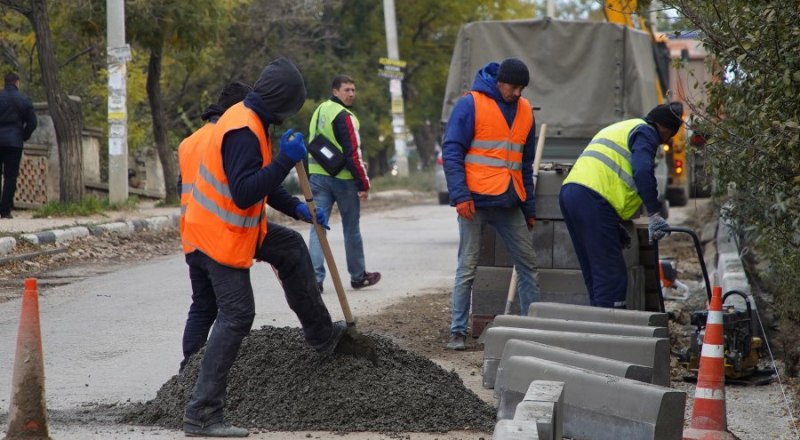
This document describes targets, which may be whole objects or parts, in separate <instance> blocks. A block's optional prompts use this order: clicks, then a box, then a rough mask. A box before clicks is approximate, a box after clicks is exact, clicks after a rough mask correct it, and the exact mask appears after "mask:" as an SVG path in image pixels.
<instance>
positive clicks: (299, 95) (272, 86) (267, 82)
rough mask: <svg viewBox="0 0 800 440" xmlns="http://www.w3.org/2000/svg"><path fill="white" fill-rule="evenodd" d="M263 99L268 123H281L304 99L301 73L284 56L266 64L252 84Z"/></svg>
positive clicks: (296, 109) (299, 106)
mask: <svg viewBox="0 0 800 440" xmlns="http://www.w3.org/2000/svg"><path fill="white" fill-rule="evenodd" d="M253 92H255V93H256V94H257V95H258V96H259V97H260V98H261V100H262V101H263V105H264V110H266V112H267V118H268V119H269V122H270V123H274V124H281V123H283V121H285V120H286V119H288V118H290V117H292V116H293V115H294V114H296V113H297V112H298V111H300V108H302V107H303V104H304V103H305V101H306V86H305V83H304V82H303V75H301V74H300V71H299V70H297V67H296V66H295V65H294V64H293V63H292V62H291V61H289V60H288V59H287V58H285V57H280V58H278V59H276V60H275V61H273V62H271V63H269V64H267V66H266V67H264V70H262V71H261V75H260V76H259V77H258V81H256V83H255V85H254V86H253Z"/></svg>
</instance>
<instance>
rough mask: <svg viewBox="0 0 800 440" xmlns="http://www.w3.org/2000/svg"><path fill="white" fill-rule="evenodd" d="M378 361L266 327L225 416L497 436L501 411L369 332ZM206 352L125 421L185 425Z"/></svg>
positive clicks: (244, 358)
mask: <svg viewBox="0 0 800 440" xmlns="http://www.w3.org/2000/svg"><path fill="white" fill-rule="evenodd" d="M370 338H371V339H372V340H373V341H374V342H375V344H376V346H377V352H378V359H379V361H378V364H377V365H374V364H373V363H372V362H370V361H368V360H366V359H359V358H355V357H352V356H340V355H336V356H323V355H319V354H317V353H316V352H314V351H313V350H311V349H310V348H309V346H308V345H307V344H306V343H305V341H304V339H303V336H302V332H301V330H300V329H299V328H288V327H286V328H275V327H269V326H265V327H262V328H261V329H260V330H254V331H252V332H251V333H250V335H249V336H248V337H247V338H245V340H244V343H243V344H242V348H241V351H240V352H239V357H238V358H237V359H236V362H235V363H234V365H233V368H232V369H231V372H230V375H229V379H228V394H227V405H226V418H227V419H228V421H230V422H231V423H233V424H235V425H239V426H242V427H248V428H255V429H261V430H266V431H301V430H310V431H343V432H359V431H375V432H446V431H453V430H476V431H484V432H491V431H492V429H493V428H494V424H495V410H494V408H493V407H492V406H491V405H488V404H487V403H485V402H484V401H482V400H481V399H480V398H479V397H478V396H476V395H475V394H474V393H473V392H471V391H470V390H468V389H467V388H466V387H465V386H464V383H463V382H462V381H461V379H460V378H459V377H458V375H457V374H456V373H455V372H452V371H451V372H447V371H445V370H443V369H442V368H441V367H439V366H438V365H436V364H435V363H433V362H432V361H430V360H429V359H426V358H424V357H420V356H417V355H415V354H413V353H410V352H408V351H405V350H403V349H401V348H399V347H398V346H397V345H395V344H394V343H393V342H391V341H390V340H388V339H386V338H383V337H380V336H375V335H370ZM202 354H203V351H201V352H200V353H199V354H198V355H197V356H194V357H193V358H192V360H191V362H190V363H189V364H188V365H187V366H186V368H185V369H184V372H183V373H182V374H180V375H177V376H174V377H172V378H171V379H170V380H169V381H167V383H165V384H164V385H163V386H162V387H161V389H160V390H159V391H158V394H157V395H156V398H155V399H153V400H151V401H149V402H147V403H143V404H136V405H134V406H133V407H132V409H131V410H130V411H128V412H127V413H126V414H125V416H124V420H123V422H124V423H132V424H141V425H158V426H163V427H167V428H178V427H180V426H181V419H182V416H183V410H184V407H185V405H186V402H187V401H188V399H189V396H190V394H191V391H192V387H193V386H194V383H195V380H196V379H197V375H198V373H199V367H200V359H201V358H202Z"/></svg>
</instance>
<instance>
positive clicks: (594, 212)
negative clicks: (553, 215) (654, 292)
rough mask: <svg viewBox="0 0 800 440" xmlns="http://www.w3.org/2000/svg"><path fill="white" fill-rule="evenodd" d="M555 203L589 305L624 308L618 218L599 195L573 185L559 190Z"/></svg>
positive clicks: (624, 268) (625, 275) (625, 281)
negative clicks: (573, 253) (567, 236)
mask: <svg viewBox="0 0 800 440" xmlns="http://www.w3.org/2000/svg"><path fill="white" fill-rule="evenodd" d="M558 203H559V205H560V207H561V212H562V213H563V214H564V222H565V223H566V224H567V230H568V231H569V236H570V238H571V239H572V246H573V247H574V248H575V255H576V256H577V257H578V262H579V263H580V265H581V272H582V273H583V282H584V284H586V291H587V292H589V303H590V304H591V305H593V306H595V307H607V308H622V309H624V308H626V304H625V298H626V296H627V290H628V268H627V265H626V264H625V256H624V255H623V253H622V236H623V234H622V233H621V232H622V228H621V227H620V222H622V219H621V218H620V217H619V214H617V211H615V210H614V208H613V207H612V206H611V205H610V204H609V203H608V202H607V201H606V199H604V198H603V197H602V196H601V195H600V194H598V193H597V192H595V191H593V190H591V189H589V188H587V187H585V186H583V185H578V184H576V183H569V184H567V185H564V186H562V187H561V191H560V192H559V194H558Z"/></svg>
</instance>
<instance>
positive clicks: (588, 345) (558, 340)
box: [483, 327, 670, 386]
mask: <svg viewBox="0 0 800 440" xmlns="http://www.w3.org/2000/svg"><path fill="white" fill-rule="evenodd" d="M512 339H521V340H525V341H535V342H539V343H542V344H546V345H551V346H555V347H560V348H565V349H567V350H573V351H577V352H580V353H585V354H590V355H594V356H599V357H604V358H607V359H613V360H617V361H623V362H628V363H631V364H636V365H643V366H645V367H650V368H652V369H653V374H652V383H654V384H657V385H663V386H669V384H670V359H669V350H670V345H669V339H667V338H648V337H638V336H617V335H597V334H590V333H575V332H564V331H551V330H537V329H521V328H513V327H492V328H490V329H488V330H486V339H485V343H484V349H483V374H484V382H483V383H484V386H487V385H491V386H494V384H493V381H491V380H489V379H487V378H491V377H492V376H494V377H496V374H497V368H498V366H499V363H500V360H501V359H502V357H503V350H504V349H505V346H506V343H507V342H508V341H510V340H512Z"/></svg>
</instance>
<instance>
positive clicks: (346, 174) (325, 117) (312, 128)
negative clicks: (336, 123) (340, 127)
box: [308, 99, 361, 180]
mask: <svg viewBox="0 0 800 440" xmlns="http://www.w3.org/2000/svg"><path fill="white" fill-rule="evenodd" d="M342 111H346V112H347V113H349V114H350V117H351V118H353V125H354V127H355V129H356V139H358V143H359V145H360V144H361V140H360V138H359V134H358V129H359V126H360V125H359V123H358V118H356V115H354V114H353V112H351V111H350V110H348V109H347V107H345V106H343V105H341V104H339V103H338V102H334V101H331V100H330V99H329V100H327V101H325V102H323V103H322V104H320V105H319V107H317V109H316V110H315V111H314V115H313V116H311V123H310V124H309V126H308V141H309V142H311V141H313V140H314V138H315V137H317V135H323V136H325V137H326V138H328V140H329V141H331V143H332V144H333V145H336V148H338V149H339V151H342V152H344V149H343V148H342V146H341V145H340V144H339V141H337V140H336V136H335V135H334V134H333V120H334V119H336V116H337V115H338V114H339V113H340V112H342ZM354 147H358V145H354ZM308 173H309V174H324V175H326V176H329V175H330V174H328V172H327V171H325V169H324V168H322V165H320V164H318V163H317V161H316V160H314V158H313V157H312V156H311V155H310V154H309V155H308ZM334 177H336V178H337V179H342V180H349V179H354V178H355V177H353V173H351V172H350V170H348V169H347V168H346V167H345V168H343V169H342V171H340V172H339V174H337V175H336V176H334Z"/></svg>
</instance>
